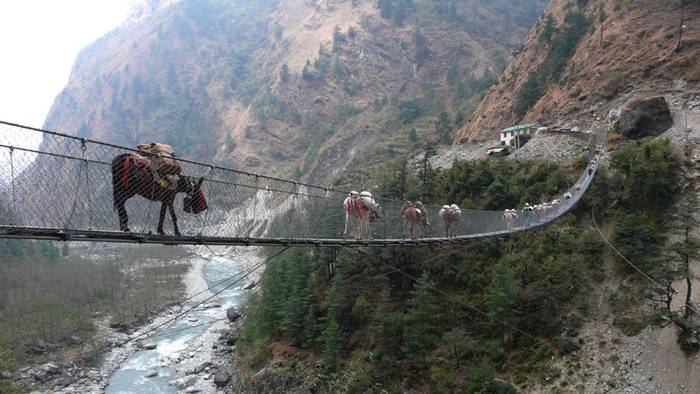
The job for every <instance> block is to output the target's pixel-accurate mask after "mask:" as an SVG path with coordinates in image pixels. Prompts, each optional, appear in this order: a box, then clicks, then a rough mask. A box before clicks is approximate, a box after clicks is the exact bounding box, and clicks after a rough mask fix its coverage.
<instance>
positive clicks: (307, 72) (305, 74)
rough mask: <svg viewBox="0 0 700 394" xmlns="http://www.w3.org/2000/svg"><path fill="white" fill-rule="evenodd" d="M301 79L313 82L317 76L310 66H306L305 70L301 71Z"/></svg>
mask: <svg viewBox="0 0 700 394" xmlns="http://www.w3.org/2000/svg"><path fill="white" fill-rule="evenodd" d="M301 77H302V78H303V79H304V80H306V81H312V80H314V79H315V78H316V75H315V74H314V73H313V72H312V71H311V70H310V69H309V64H308V62H307V64H304V69H303V70H302V71H301Z"/></svg>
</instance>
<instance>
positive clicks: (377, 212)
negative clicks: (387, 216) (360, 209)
mask: <svg viewBox="0 0 700 394" xmlns="http://www.w3.org/2000/svg"><path fill="white" fill-rule="evenodd" d="M383 217H384V214H383V213H382V207H381V206H380V205H379V204H376V205H375V206H374V209H372V210H371V211H370V212H369V221H370V222H376V221H377V220H379V219H381V218H383Z"/></svg>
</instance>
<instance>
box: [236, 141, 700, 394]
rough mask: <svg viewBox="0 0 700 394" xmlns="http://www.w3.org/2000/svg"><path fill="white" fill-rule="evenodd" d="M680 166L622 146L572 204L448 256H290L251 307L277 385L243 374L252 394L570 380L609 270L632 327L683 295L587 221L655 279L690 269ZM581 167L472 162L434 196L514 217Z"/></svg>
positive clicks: (396, 180) (254, 350)
mask: <svg viewBox="0 0 700 394" xmlns="http://www.w3.org/2000/svg"><path fill="white" fill-rule="evenodd" d="M683 163H684V162H683V160H682V158H681V155H680V154H679V153H678V152H676V151H675V150H674V148H672V147H671V145H670V144H669V143H668V142H667V141H664V140H646V141H643V142H642V143H641V144H630V145H627V146H624V147H622V148H620V149H619V150H617V151H616V152H615V153H614V154H613V156H612V160H611V162H610V167H609V168H601V169H600V170H599V174H598V176H597V178H596V180H595V181H594V184H593V186H592V188H591V190H590V191H589V192H588V193H587V195H586V197H585V198H584V200H583V202H582V203H581V204H580V205H579V207H578V208H577V209H576V210H575V211H573V212H572V213H570V214H567V215H565V216H564V217H562V218H560V219H559V220H557V221H556V222H555V223H554V224H551V225H548V226H547V227H545V228H543V229H540V230H535V231H531V232H526V233H520V234H516V235H513V236H509V237H504V238H499V239H485V240H482V241H476V242H472V243H469V244H465V245H461V246H447V247H413V248H405V247H404V248H387V249H367V250H363V251H361V252H357V251H352V250H345V249H340V250H337V251H333V250H330V249H292V250H290V251H288V252H287V253H286V254H285V255H284V257H283V258H281V259H278V260H274V261H272V262H270V264H269V265H268V267H267V269H266V272H265V276H264V279H263V282H262V289H261V291H260V292H259V293H258V294H257V295H255V296H253V297H251V298H250V299H249V301H248V304H247V306H246V308H245V314H246V315H247V319H246V321H245V325H244V328H243V332H242V335H241V337H240V339H239V343H238V357H240V358H241V359H242V362H241V369H242V370H243V371H246V370H249V371H251V373H250V374H249V375H248V376H250V375H252V374H253V373H255V372H257V371H258V370H259V369H260V368H262V367H265V366H267V367H268V368H266V369H265V371H266V372H265V374H263V376H265V377H266V378H265V379H261V378H260V376H261V374H257V375H256V376H257V378H251V379H248V380H245V382H246V384H247V385H248V388H249V389H251V390H253V391H256V390H266V389H272V388H273V387H275V388H277V389H279V388H280V387H282V388H283V387H287V388H291V387H297V388H300V389H301V390H302V391H307V390H309V391H311V390H313V391H320V392H329V391H337V390H341V391H349V392H366V391H381V390H388V391H401V390H406V389H420V390H429V391H434V392H455V391H457V392H468V393H479V392H497V393H511V392H515V391H516V388H515V387H516V386H517V387H520V388H522V389H526V388H527V387H528V385H530V384H533V383H542V382H545V381H546V380H547V379H548V378H552V377H556V376H559V375H560V374H563V373H566V371H561V370H559V369H556V368H553V367H550V360H552V358H553V357H555V358H556V357H559V356H561V355H563V354H572V353H575V352H576V351H577V350H578V349H579V347H580V345H581V343H580V342H579V339H578V338H577V334H578V332H579V331H580V329H581V328H582V326H583V324H584V320H585V319H586V317H587V316H591V315H593V314H595V313H596V308H597V305H595V304H594V300H593V297H592V296H591V294H592V293H593V292H595V288H596V284H598V283H599V282H601V281H603V280H604V272H605V271H604V266H605V265H606V264H607V262H611V263H612V264H614V267H615V270H614V272H615V273H616V275H617V276H618V277H619V278H620V283H624V284H623V285H619V286H618V289H617V290H616V291H615V293H614V294H613V295H612V296H610V299H609V300H608V301H609V302H610V304H611V305H613V306H614V307H615V308H617V311H618V314H619V316H623V314H622V313H620V311H621V310H622V309H631V310H634V311H635V312H636V313H635V316H634V318H628V317H626V318H622V317H621V318H619V319H617V320H616V324H617V326H618V328H620V329H621V331H622V332H623V333H625V334H627V335H632V334H635V333H636V332H638V331H639V329H640V328H642V327H644V326H645V325H647V324H656V323H657V322H659V319H658V318H659V316H658V313H652V310H653V309H654V308H651V307H650V305H649V303H648V302H647V298H646V296H649V295H657V296H658V295H668V296H672V294H670V293H669V294H659V292H658V289H656V288H655V287H653V286H652V285H651V284H650V283H649V282H647V281H645V280H644V279H643V278H641V277H639V276H638V274H637V273H636V272H633V271H632V270H631V269H630V268H629V267H628V266H627V265H626V264H625V263H624V262H623V261H621V260H613V259H612V258H611V257H610V255H609V252H608V251H607V249H606V246H605V245H604V244H603V242H602V240H601V238H600V236H599V234H598V233H597V232H596V231H595V229H594V227H593V225H592V223H591V217H590V212H591V208H592V207H593V206H595V209H596V219H597V220H598V221H599V222H601V221H602V222H603V228H604V229H605V231H608V232H610V233H611V234H612V236H611V238H612V240H613V242H614V243H615V245H616V246H617V247H618V248H619V249H620V250H621V251H622V252H623V253H624V254H625V255H626V256H627V257H628V258H629V259H631V260H632V261H634V262H636V263H638V264H640V267H641V268H642V269H644V270H645V271H646V272H648V273H649V274H650V275H651V276H652V277H653V278H655V279H656V280H658V281H661V282H662V283H668V281H669V280H672V279H674V280H675V279H679V278H682V277H685V276H687V275H689V271H688V268H687V261H688V259H687V258H685V257H688V256H690V258H691V259H692V258H695V256H697V246H696V244H695V243H694V241H693V240H692V239H691V240H689V242H685V240H684V239H682V238H681V239H674V240H670V239H669V238H668V237H666V236H665V234H668V233H669V231H672V229H678V230H683V229H686V228H689V227H692V228H694V229H696V228H697V227H698V226H697V223H695V222H694V221H689V220H688V218H687V214H686V215H684V214H683V212H685V211H687V209H686V210H685V211H684V210H683V209H680V210H679V209H677V208H674V207H676V205H677V203H679V197H677V196H679V195H681V196H683V197H682V198H681V201H680V206H681V207H686V208H687V207H691V206H692V203H691V202H692V201H693V200H694V199H695V192H694V190H691V189H690V188H689V186H688V185H686V184H685V183H684V178H683V171H682V169H683V166H682V165H683ZM574 173H575V172H574V171H569V170H567V169H565V168H562V167H559V166H558V165H555V164H551V163H545V162H537V161H534V162H514V161H499V160H488V161H485V162H478V163H467V162H462V163H457V164H456V165H455V166H454V167H453V168H452V169H449V170H445V171H442V172H436V173H435V174H434V178H435V180H434V183H433V184H432V185H429V188H425V189H424V191H425V192H426V193H424V194H422V197H423V198H424V199H425V200H426V201H428V202H431V201H432V202H436V201H447V200H449V201H457V202H461V203H462V204H463V205H465V206H469V207H472V208H492V209H498V208H506V207H512V206H514V205H515V204H519V205H522V204H524V202H526V201H530V202H533V201H538V200H537V199H538V198H540V197H546V196H551V195H552V194H553V193H554V192H556V191H558V190H561V189H562V188H563V187H564V186H566V184H567V182H569V181H570V180H571V177H572V175H573V174H574ZM409 184H419V185H420V178H418V177H417V178H415V179H414V178H412V177H410V176H407V175H406V174H405V173H404V172H403V171H398V172H392V173H389V174H388V175H387V177H386V178H385V181H384V182H383V184H382V185H380V186H379V189H380V190H381V193H383V194H385V195H390V196H406V195H409V196H410V195H411V194H412V193H414V194H418V195H421V194H419V193H420V191H416V190H413V191H412V190H411V189H410V188H408V187H407V186H406V185H409ZM650 190H653V191H654V192H653V193H652V192H649V191H650ZM681 190H683V191H684V193H679V192H680V191H681ZM688 204H690V205H688ZM672 212H678V215H673V214H671V213H672ZM669 253H673V255H669ZM684 262H685V264H686V265H684ZM329 267H330V268H329ZM392 267H395V268H396V269H398V270H401V271H402V272H405V273H407V274H408V275H410V277H411V278H414V279H417V280H413V279H411V278H409V277H407V276H404V275H402V274H400V273H399V272H397V271H395V270H393V269H392ZM331 272H332V275H331V274H330V273H331ZM433 287H434V288H437V289H440V290H441V291H444V292H445V293H447V294H449V298H448V297H446V296H444V295H443V294H440V293H437V292H435V291H433V290H432V289H433ZM477 309H478V310H480V311H483V312H485V314H486V316H484V315H482V314H480V313H478V312H476V310H477ZM663 314H664V315H665V316H666V317H668V318H669V319H671V320H673V321H675V322H676V323H677V324H678V325H679V326H681V327H683V330H684V331H683V332H686V331H687V330H691V329H692V328H695V327H696V326H697V322H696V321H695V319H694V317H693V316H692V314H687V313H684V311H683V310H681V311H674V310H671V309H670V307H669V308H668V309H666V310H665V311H664V312H663ZM625 316H627V315H625ZM688 332H689V331H688ZM524 333H529V334H532V335H533V336H534V337H536V338H537V339H535V338H534V337H531V336H528V335H524ZM682 340H683V339H682V338H679V341H682ZM686 348H687V347H686ZM687 349H688V350H689V351H696V350H697V348H694V349H691V348H687ZM317 367H320V368H317Z"/></svg>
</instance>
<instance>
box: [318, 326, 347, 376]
mask: <svg viewBox="0 0 700 394" xmlns="http://www.w3.org/2000/svg"><path fill="white" fill-rule="evenodd" d="M339 331H340V330H339V327H338V322H337V321H336V317H335V315H334V314H331V315H330V316H329V318H328V324H327V326H326V329H325V331H323V363H324V364H325V367H326V369H327V370H329V371H335V370H336V368H337V367H338V358H340V352H341V350H342V341H341V338H340V332H339Z"/></svg>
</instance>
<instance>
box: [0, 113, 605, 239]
mask: <svg viewBox="0 0 700 394" xmlns="http://www.w3.org/2000/svg"><path fill="white" fill-rule="evenodd" d="M27 141H35V142H34V143H33V144H31V143H27ZM39 141H40V143H39V144H38V147H36V146H37V142H39ZM597 142H598V141H596V139H595V138H594V139H592V143H591V146H592V148H591V157H590V158H593V155H594V154H595V153H594V151H595V146H596V144H597ZM31 146H33V147H31ZM135 153H136V152H135V151H134V150H132V149H130V148H126V147H121V146H117V145H112V144H106V143H102V142H98V141H92V140H89V139H82V138H77V137H72V136H68V135H63V134H59V133H54V132H49V131H45V130H40V129H34V128H29V127H25V126H21V125H16V124H12V123H6V122H0V236H5V237H7V236H15V237H19V236H26V237H32V236H33V235H37V234H42V235H44V236H46V237H49V238H50V235H51V234H53V233H55V234H56V236H55V238H61V237H63V238H66V237H67V236H72V238H71V239H80V238H81V237H83V238H85V239H102V240H110V239H113V240H122V241H129V242H131V241H134V242H136V241H139V242H144V240H145V239H146V240H147V239H156V240H158V239H160V240H161V241H162V240H163V238H167V239H169V240H170V241H171V242H173V243H244V242H248V243H250V242H251V241H255V240H267V241H279V243H307V242H308V243H324V242H325V243H340V242H345V241H343V240H346V239H347V240H348V241H347V242H353V241H352V240H353V239H354V238H355V235H356V234H355V225H356V224H355V221H354V220H353V219H352V218H351V220H350V223H349V225H348V233H347V234H344V229H345V210H344V208H343V201H344V200H345V198H346V197H347V196H348V193H347V192H344V191H338V190H332V189H328V188H323V187H319V186H314V185H307V184H302V183H296V182H292V181H287V180H283V179H276V178H272V177H267V176H261V175H256V174H250V173H246V172H242V171H236V170H231V169H227V168H221V167H217V166H211V165H208V164H203V163H197V162H194V161H189V160H185V159H180V158H178V159H177V160H178V162H179V163H180V165H181V175H183V176H181V177H179V178H177V177H176V178H167V177H164V176H161V175H157V174H156V173H155V171H154V170H153V167H154V166H153V163H152V162H150V161H149V158H144V157H143V155H142V156H141V157H137V156H135V155H134V154H135ZM127 161H128V162H129V163H128V164H127ZM593 170H594V171H595V168H594V169H593ZM125 174H126V175H125ZM200 180H202V182H201V190H202V192H203V194H204V196H205V199H206V204H207V205H208V209H206V210H205V211H203V212H201V213H199V214H191V213H185V212H183V202H182V200H183V197H184V196H188V195H189V196H190V197H192V198H194V199H195V204H196V203H197V202H198V201H197V199H198V196H197V193H196V190H198V189H197V186H198V184H199V181H200ZM591 180H592V175H591V176H589V174H588V172H585V173H584V174H582V175H581V177H580V178H579V179H578V181H577V182H576V183H575V186H574V187H572V188H571V190H569V191H568V193H570V194H571V197H570V198H566V197H565V193H562V195H561V196H559V197H557V198H558V199H559V201H560V204H559V205H558V206H556V207H552V208H550V209H543V210H540V211H533V212H530V213H525V212H523V211H518V213H517V217H514V218H507V217H506V216H504V214H503V212H502V211H474V210H464V209H463V210H461V216H460V218H459V222H458V223H457V224H456V227H455V229H454V238H453V239H456V240H459V239H466V238H476V237H481V236H489V235H498V234H505V233H510V232H516V231H522V230H525V229H527V228H530V227H535V226H538V225H541V224H544V223H546V222H549V221H551V220H553V219H554V218H556V217H558V216H560V215H562V214H563V213H565V212H567V211H568V210H569V209H570V208H571V207H573V206H574V205H575V204H576V203H577V202H578V200H579V199H580V198H581V196H582V195H583V193H584V192H585V191H586V189H587V188H588V186H589V185H590V182H591ZM113 187H115V188H118V189H119V191H118V192H114V191H113ZM175 191H178V192H179V193H177V196H176V198H175V208H176V209H175V212H176V213H175V214H176V217H177V223H178V227H179V231H180V234H181V237H174V236H172V234H173V233H174V228H173V224H172V221H171V216H170V214H169V213H168V212H166V213H165V215H164V218H165V220H164V222H165V227H164V231H165V233H166V234H170V235H171V236H167V237H160V238H158V236H157V235H156V234H157V229H158V222H159V218H160V216H161V215H160V213H161V204H160V202H158V200H159V199H160V197H163V196H164V195H166V194H168V193H174V192H175ZM133 194H136V195H134V196H133V197H131V198H128V199H127V200H126V203H125V205H124V207H125V210H126V212H127V214H128V228H129V230H130V232H129V233H126V232H123V231H122V228H121V226H120V218H119V214H118V212H117V210H116V209H115V200H116V199H120V198H121V197H125V196H131V195H133ZM144 196H146V197H149V198H145V197H144ZM166 199H167V198H166ZM153 200H156V201H153ZM374 200H375V201H376V203H378V205H379V206H380V207H381V213H382V218H381V219H379V220H377V221H375V222H374V223H371V237H372V238H373V239H374V241H373V242H376V243H382V242H385V243H388V242H407V241H409V239H410V238H411V235H410V234H408V233H407V231H406V229H405V228H404V223H403V218H402V216H401V208H402V207H403V204H404V202H403V201H397V200H388V199H382V198H374ZM440 208H441V207H440V206H425V207H424V210H425V211H426V213H427V218H428V221H429V222H430V223H431V225H430V226H424V227H423V228H422V233H421V234H420V236H419V237H418V238H419V241H421V242H435V241H445V240H446V238H447V237H446V234H445V228H444V224H443V220H442V219H441V218H440V217H439V215H438V212H439V210H440ZM138 237H141V238H138ZM144 237H145V238H144ZM361 238H362V239H363V241H362V242H368V240H369V236H368V234H367V233H366V232H365V233H363V235H362V237H361ZM272 243H274V242H272Z"/></svg>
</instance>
